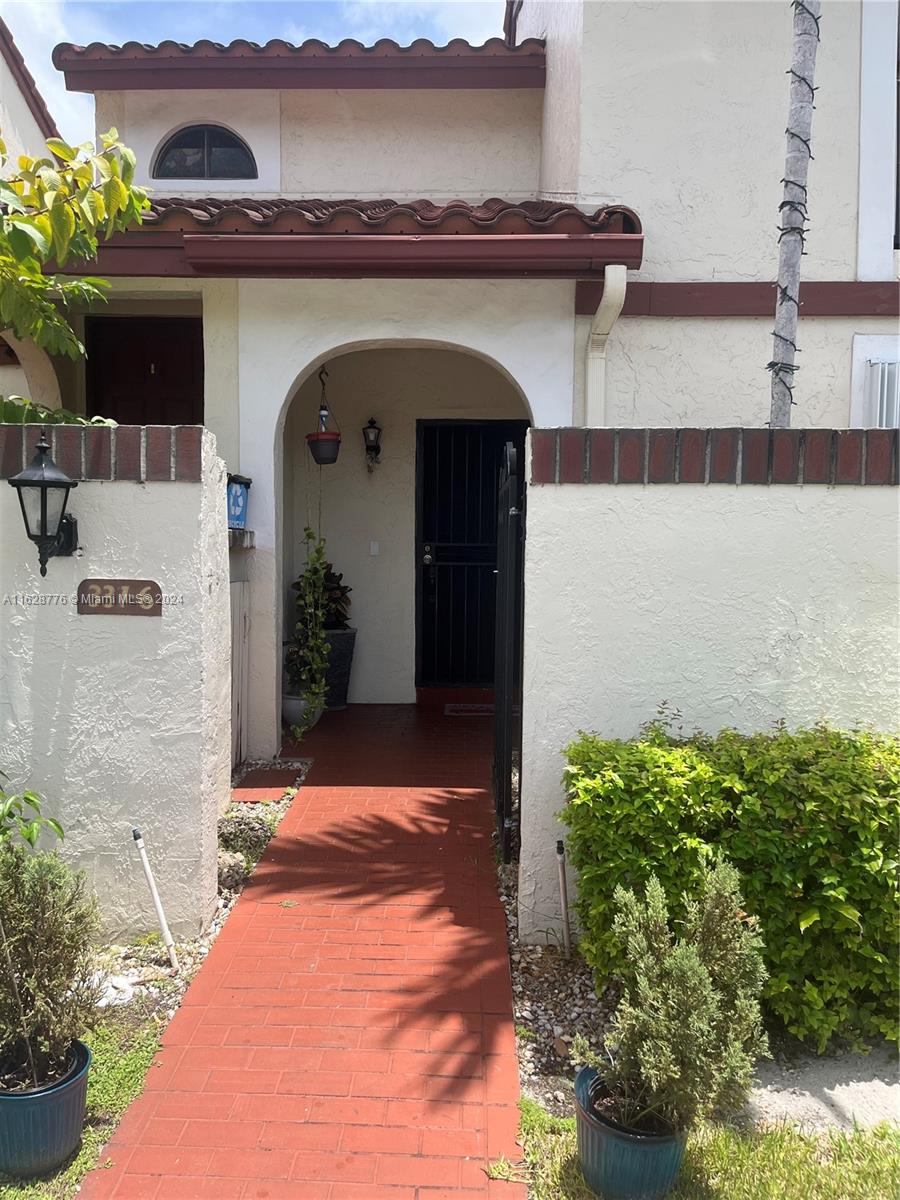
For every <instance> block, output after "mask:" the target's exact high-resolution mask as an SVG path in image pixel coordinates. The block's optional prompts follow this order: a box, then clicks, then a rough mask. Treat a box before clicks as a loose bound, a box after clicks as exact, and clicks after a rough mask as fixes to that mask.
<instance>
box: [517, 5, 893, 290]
mask: <svg viewBox="0 0 900 1200" xmlns="http://www.w3.org/2000/svg"><path fill="white" fill-rule="evenodd" d="M822 20H823V25H822V28H823V36H822V41H821V44H820V47H819V52H818V62H817V65H816V84H817V85H818V87H819V91H818V92H817V94H816V114H815V119H814V123H813V154H814V158H815V161H814V162H813V163H812V165H811V167H810V180H809V184H810V215H811V228H810V234H809V238H808V243H807V249H808V251H809V253H808V257H807V258H806V259H804V278H807V279H853V278H854V277H855V272H856V259H857V207H858V194H857V193H858V174H857V164H858V158H859V113H860V65H859V64H860V5H859V3H858V0H825V3H824V5H823V17H822ZM519 32H520V36H530V35H534V36H545V37H546V39H547V60H548V79H547V89H546V97H545V105H544V118H545V125H544V133H543V147H544V148H543V160H542V171H541V183H540V186H541V191H542V193H543V194H546V195H548V196H555V195H557V194H562V195H563V196H564V197H565V198H567V199H568V198H576V199H577V200H578V201H579V202H580V203H581V204H583V205H585V206H589V207H593V206H595V205H599V204H604V203H609V202H610V201H615V202H619V203H622V204H627V205H629V206H631V207H632V208H634V209H635V210H636V211H637V213H638V214H639V216H640V217H641V220H642V221H643V224H644V230H645V234H646V244H645V255H644V263H643V266H642V268H641V272H640V278H641V279H645V280H652V279H667V280H693V279H735V280H740V279H769V278H771V277H772V276H773V275H774V272H775V267H776V265H777V260H778V251H777V245H776V241H775V233H774V229H775V226H776V224H777V213H778V204H779V202H780V200H781V184H780V182H779V181H780V179H781V177H782V175H783V174H784V144H785V143H784V126H785V121H786V117H787V105H788V80H787V77H786V75H785V72H786V70H787V68H788V66H789V65H790V46H791V9H790V5H785V4H782V3H781V2H780V0H681V2H680V3H677V4H676V3H672V0H642V2H640V3H637V2H631V3H607V2H606V0H586V2H585V3H582V0H566V2H560V0H552V2H549V3H548V2H547V0H525V4H524V7H523V9H522V13H521V16H520V18H519ZM886 86H887V85H886ZM576 141H577V146H575V145H574V142H576ZM573 161H574V162H575V165H576V171H577V179H576V181H575V182H574V183H573V182H572V174H573ZM572 191H574V193H575V195H574V196H573V195H571V192H572Z"/></svg>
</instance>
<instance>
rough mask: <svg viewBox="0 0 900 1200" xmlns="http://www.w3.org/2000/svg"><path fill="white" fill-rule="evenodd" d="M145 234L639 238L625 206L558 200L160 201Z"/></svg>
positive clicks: (636, 221) (154, 203)
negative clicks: (592, 206) (588, 209)
mask: <svg viewBox="0 0 900 1200" xmlns="http://www.w3.org/2000/svg"><path fill="white" fill-rule="evenodd" d="M144 227H145V228H151V229H152V228H158V229H168V230H176V229H180V230H183V231H189V230H195V231H196V230H198V229H212V228H214V229H215V231H216V232H217V233H229V232H233V233H246V232H248V231H250V232H252V231H271V232H273V233H330V234H339V233H351V234H358V233H381V234H409V233H413V234H415V233H423V232H433V233H441V234H453V233H470V234H471V233H478V232H484V233H511V234H514V233H542V232H544V233H640V232H641V223H640V220H639V219H638V217H637V216H636V215H635V213H633V212H632V211H631V209H629V208H626V207H624V205H620V204H611V205H607V206H605V207H603V208H598V209H597V210H596V211H595V212H593V213H585V212H582V210H581V209H579V208H577V207H576V206H575V205H574V204H558V203H556V202H554V201H551V200H520V201H510V200H500V199H497V198H493V199H491V200H485V201H483V202H481V203H480V204H469V203H467V202H466V201H465V200H452V201H450V202H449V203H448V204H435V203H434V202H433V201H431V200H408V201H404V202H402V203H398V201H396V200H252V199H244V200H222V199H215V198H212V197H207V198H203V199H200V198H197V199H194V198H174V199H162V198H160V197H153V198H152V199H151V206H150V209H149V211H148V212H147V213H146V214H145V215H144Z"/></svg>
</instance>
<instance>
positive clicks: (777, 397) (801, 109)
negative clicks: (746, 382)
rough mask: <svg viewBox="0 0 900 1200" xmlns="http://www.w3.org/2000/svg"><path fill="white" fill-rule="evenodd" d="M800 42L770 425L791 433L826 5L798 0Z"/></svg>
mask: <svg viewBox="0 0 900 1200" xmlns="http://www.w3.org/2000/svg"><path fill="white" fill-rule="evenodd" d="M793 9H794V39H793V51H792V55H791V69H790V71H789V72H788V73H789V75H790V77H791V97H790V112H789V115H788V123H787V129H786V131H785V133H786V137H787V151H786V155H785V164H784V179H783V180H782V182H783V183H784V194H783V197H782V201H781V204H780V205H779V206H778V212H779V215H780V217H781V225H780V228H779V234H778V290H777V296H776V299H775V330H774V339H775V342H774V350H773V353H772V361H771V362H770V363H769V364H768V369H769V370H770V371H771V372H772V405H771V409H770V412H769V425H770V426H771V427H772V428H779V429H786V428H788V426H789V425H790V423H791V405H792V404H793V402H794V401H793V383H794V372H795V371H796V370H797V366H796V355H797V322H798V318H799V316H800V259H801V256H802V254H803V246H804V242H805V240H806V219H807V207H806V204H807V192H806V181H807V177H808V173H809V163H810V159H811V158H812V154H811V153H810V138H811V136H812V117H813V99H814V96H815V88H814V87H813V79H814V76H815V69H816V51H817V50H818V48H819V14H820V13H821V10H822V0H793Z"/></svg>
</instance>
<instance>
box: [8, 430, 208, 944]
mask: <svg viewBox="0 0 900 1200" xmlns="http://www.w3.org/2000/svg"><path fill="white" fill-rule="evenodd" d="M224 488H225V484H224V467H223V465H222V463H221V460H219V459H218V458H217V457H216V455H215V442H214V439H213V437H212V435H211V434H209V433H205V434H204V444H203V482H202V483H200V484H197V483H145V484H139V483H129V482H124V481H116V482H108V483H97V482H82V483H81V484H79V486H78V488H77V490H75V491H74V492H73V493H72V495H71V500H70V509H71V511H72V512H73V514H74V515H75V516H76V517H77V520H78V532H79V541H80V542H81V547H82V548H81V551H80V553H79V554H77V555H76V556H74V557H71V558H59V559H51V560H50V563H49V564H48V570H47V576H46V578H44V579H42V578H41V577H40V575H39V573H38V561H37V552H36V550H35V549H34V547H33V546H32V544H31V543H30V542H28V541H27V540H26V538H25V533H24V529H23V526H22V519H21V516H20V513H19V508H18V503H17V500H16V496H15V494H14V492H13V490H12V488H9V487H7V486H5V485H4V486H2V487H0V746H2V747H3V755H2V759H3V761H2V769H3V770H4V771H5V772H6V774H7V775H8V776H9V779H10V783H11V785H12V786H13V787H14V788H21V787H29V788H32V789H34V790H35V791H37V792H39V793H40V794H41V795H42V796H43V797H44V799H45V805H46V811H47V812H48V813H49V814H50V815H52V816H55V817H58V818H59V820H60V821H61V822H62V825H63V827H64V829H65V831H66V839H65V842H64V843H63V847H62V848H63V852H64V853H65V855H66V857H67V858H69V859H70V860H71V861H72V862H73V863H75V864H76V865H78V866H80V867H84V868H85V869H86V870H87V872H88V876H89V878H90V880H91V882H92V884H93V886H94V887H95V889H96V891H97V893H98V895H99V897H100V901H101V904H102V906H103V912H104V917H105V920H106V923H107V926H108V928H109V930H110V932H112V933H114V934H118V933H134V932H137V931H141V930H151V929H154V928H155V927H156V926H155V917H154V914H153V908H152V905H151V903H150V899H149V895H148V893H147V887H146V883H145V881H144V878H143V874H142V872H141V867H140V862H139V860H138V858H137V855H136V852H135V850H134V843H133V839H132V836H131V829H132V826H133V825H137V826H139V827H140V828H141V830H142V831H143V833H144V837H145V840H146V842H147V847H148V852H149V855H150V858H151V862H152V863H153V867H154V872H155V874H156V879H157V883H158V886H159V891H160V895H161V896H162V899H163V903H164V905H165V908H166V913H167V915H168V918H169V922H170V924H171V926H172V929H173V932H177V933H180V934H184V935H187V934H195V933H197V932H198V930H199V929H200V928H201V926H202V925H203V924H204V923H205V922H206V921H207V920H208V919H209V918H210V917H211V915H212V912H213V909H214V906H215V899H216V845H215V841H216V819H217V816H218V813H219V811H220V810H221V809H222V808H224V806H225V804H227V802H228V799H229V770H230V642H229V639H230V621H229V594H228V549H227V533H226V529H225V515H224V505H223V503H222V498H223V496H224ZM85 578H140V579H152V580H154V581H155V582H157V583H159V584H160V586H161V588H162V590H163V591H164V593H166V594H167V595H169V596H175V597H183V603H177V604H172V605H167V606H165V608H164V611H163V615H162V616H161V617H159V618H149V617H147V618H143V617H126V616H109V617H107V616H80V615H78V613H77V612H76V609H75V605H74V603H73V597H74V596H75V593H76V590H77V585H78V584H79V582H80V581H81V580H82V579H85ZM17 596H18V597H20V602H19V603H16V597H17ZM57 596H58V597H60V600H59V601H56V602H54V601H53V599H52V598H53V597H57ZM41 597H43V598H44V602H43V603H36V602H35V601H37V600H38V598H41ZM21 598H25V600H26V602H25V603H22V602H21ZM62 598H65V600H66V603H62V602H61V600H62ZM28 599H30V600H31V601H32V603H28V602H27V600H28Z"/></svg>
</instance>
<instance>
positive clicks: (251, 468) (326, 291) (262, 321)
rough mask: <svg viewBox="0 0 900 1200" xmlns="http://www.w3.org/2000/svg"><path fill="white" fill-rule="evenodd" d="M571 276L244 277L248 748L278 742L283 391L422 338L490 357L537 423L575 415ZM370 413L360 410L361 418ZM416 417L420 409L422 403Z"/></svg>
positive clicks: (265, 751) (241, 357)
mask: <svg viewBox="0 0 900 1200" xmlns="http://www.w3.org/2000/svg"><path fill="white" fill-rule="evenodd" d="M573 300H574V285H573V284H571V283H566V282H544V281H541V282H536V281H533V280H521V281H502V282H495V281H491V280H471V281H464V280H445V281H438V280H376V279H372V280H354V281H352V282H348V281H342V280H241V281H240V282H239V283H238V321H239V333H238V363H239V393H240V453H241V457H240V468H239V469H240V471H241V473H243V474H245V475H249V476H251V477H252V479H253V488H252V490H251V496H250V516H251V522H252V524H253V527H254V530H255V531H256V549H255V550H254V551H253V552H252V559H251V561H250V563H249V576H250V581H251V632H250V685H249V686H250V729H249V752H250V753H251V754H252V755H259V756H263V757H264V756H267V755H270V754H272V753H274V752H275V751H276V750H277V749H278V743H279V727H278V713H279V711H280V682H281V681H280V650H281V647H280V642H281V632H282V629H283V613H282V608H283V599H282V598H283V580H282V567H281V564H282V557H283V556H282V548H281V539H282V533H281V512H282V430H283V421H284V417H285V414H286V412H287V407H288V400H289V398H291V397H293V395H294V394H295V392H296V390H297V387H298V386H299V385H301V384H302V382H303V381H304V379H305V378H307V377H308V376H310V375H312V374H314V372H315V371H317V370H318V368H319V366H320V364H321V363H322V362H324V361H326V360H328V359H330V358H334V357H335V354H336V352H338V351H339V350H350V349H357V348H366V347H379V346H392V345H398V344H406V345H410V344H418V345H419V346H421V347H423V348H424V347H429V346H430V347H435V348H459V349H463V350H466V351H468V352H470V353H471V354H473V355H474V356H475V357H480V358H483V359H485V360H487V361H488V362H490V363H493V364H496V366H497V367H498V369H499V370H500V371H501V373H502V374H505V375H506V376H508V377H509V378H510V379H511V380H513V381H514V382H515V383H516V385H517V387H518V389H519V390H520V391H521V393H522V394H523V395H524V396H525V397H526V399H527V401H528V404H529V407H530V410H531V413H530V415H531V416H532V418H533V420H534V421H535V423H537V424H546V425H561V424H568V423H570V422H571V420H572V363H573V332H574V322H573V320H572V306H573ZM368 415H370V414H367V416H368ZM421 415H422V416H427V415H428V413H427V412H423V413H422V414H421Z"/></svg>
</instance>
